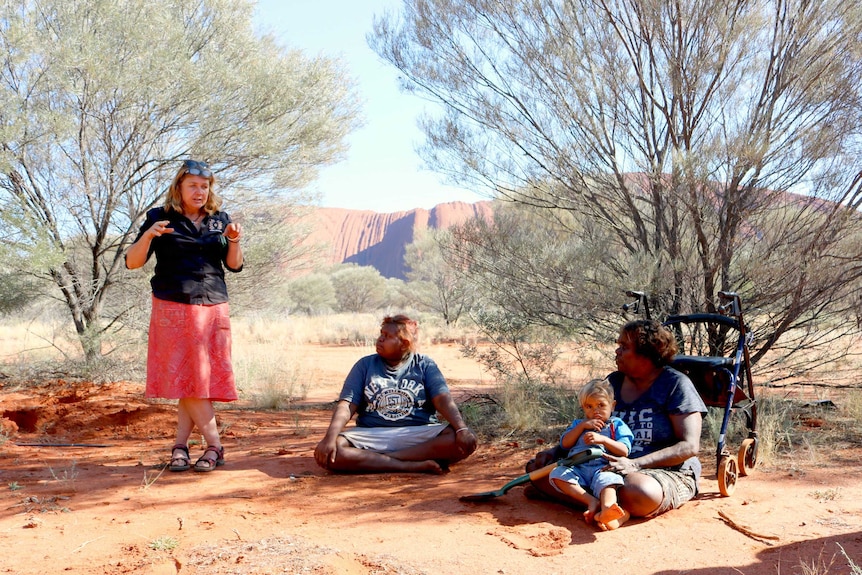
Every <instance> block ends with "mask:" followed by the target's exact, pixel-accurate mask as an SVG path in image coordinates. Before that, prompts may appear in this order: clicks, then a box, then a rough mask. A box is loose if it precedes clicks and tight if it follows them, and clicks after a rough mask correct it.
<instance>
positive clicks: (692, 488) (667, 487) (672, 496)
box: [638, 469, 697, 517]
mask: <svg viewBox="0 0 862 575" xmlns="http://www.w3.org/2000/svg"><path fill="white" fill-rule="evenodd" d="M638 473H643V474H644V475H648V476H650V477H652V478H653V479H655V480H656V481H658V483H659V485H661V491H662V500H661V503H660V504H659V506H658V508H657V509H656V510H655V511H653V512H652V513H650V514H649V515H647V517H655V516H656V515H661V514H662V513H664V512H665V511H670V510H671V509H676V508H678V507H682V505H683V503H685V502H686V501H690V500H691V499H693V498H694V496H695V495H697V477H695V472H694V471H692V470H689V471H674V470H672V469H641V470H640V471H638Z"/></svg>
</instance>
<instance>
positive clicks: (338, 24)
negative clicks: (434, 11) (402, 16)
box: [255, 0, 485, 213]
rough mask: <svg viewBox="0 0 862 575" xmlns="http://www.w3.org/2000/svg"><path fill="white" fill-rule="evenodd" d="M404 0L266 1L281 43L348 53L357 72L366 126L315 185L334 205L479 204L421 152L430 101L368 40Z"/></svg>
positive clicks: (386, 208)
mask: <svg viewBox="0 0 862 575" xmlns="http://www.w3.org/2000/svg"><path fill="white" fill-rule="evenodd" d="M400 4H401V2H400V0H289V1H285V0H259V2H258V6H257V12H256V14H255V22H256V24H257V26H258V27H260V28H261V29H262V30H268V31H270V32H273V33H274V34H276V35H277V36H278V37H279V39H280V40H281V42H282V43H283V44H284V45H286V46H288V47H292V48H299V49H301V50H303V51H306V52H308V53H309V54H311V55H317V54H324V55H327V56H333V57H338V58H340V59H342V60H343V61H344V62H345V63H346V66H347V68H348V69H349V70H350V71H351V73H352V75H353V76H354V77H355V78H356V81H357V88H358V91H359V94H360V96H361V98H362V100H363V102H364V103H363V114H364V118H365V125H364V127H362V128H359V129H358V130H356V131H355V132H353V134H351V136H350V137H349V139H348V142H349V144H350V150H349V152H348V155H347V159H346V160H345V161H342V162H340V163H339V164H336V165H334V166H331V167H327V168H324V169H323V170H322V172H321V175H320V178H319V179H318V181H316V182H314V183H313V184H312V186H311V187H312V189H313V190H315V191H317V192H319V193H320V195H321V204H322V205H323V206H327V207H335V208H350V209H358V210H373V211H376V212H382V213H388V212H395V211H403V210H410V209H413V208H432V207H434V206H435V205H437V204H440V203H443V202H451V201H464V202H475V201H478V200H482V199H485V198H482V197H480V196H478V195H476V194H474V193H472V192H470V191H467V190H464V189H461V188H456V187H452V186H447V185H445V184H443V182H442V177H441V176H439V175H437V174H435V173H434V172H431V171H429V170H427V169H425V168H424V167H423V165H422V160H421V159H420V158H419V156H418V155H417V154H416V152H415V148H416V146H417V144H419V143H421V142H422V139H423V135H422V132H421V131H420V130H419V128H418V127H417V125H416V121H417V118H418V116H419V114H420V113H421V112H422V110H423V108H424V107H425V106H428V105H429V104H428V103H427V102H425V101H423V100H422V99H420V98H417V97H416V96H412V95H409V94H404V93H402V92H400V91H399V90H398V83H397V78H398V73H397V70H396V69H395V68H393V67H391V66H389V65H388V64H386V63H384V62H382V61H381V60H380V58H379V57H378V56H377V54H376V53H374V52H373V51H372V50H371V48H369V47H368V44H367V43H366V41H365V35H366V34H367V33H368V32H369V31H370V30H371V24H372V19H373V17H374V16H375V15H381V14H383V13H384V12H385V10H387V9H389V10H397V9H398V8H399V7H400Z"/></svg>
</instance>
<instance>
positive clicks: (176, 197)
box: [165, 160, 221, 215]
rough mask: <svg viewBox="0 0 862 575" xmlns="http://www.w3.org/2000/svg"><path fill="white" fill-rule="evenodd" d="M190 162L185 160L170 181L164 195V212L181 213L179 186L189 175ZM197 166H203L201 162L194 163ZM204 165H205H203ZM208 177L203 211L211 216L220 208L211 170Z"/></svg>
mask: <svg viewBox="0 0 862 575" xmlns="http://www.w3.org/2000/svg"><path fill="white" fill-rule="evenodd" d="M189 161H190V160H186V161H185V162H183V165H182V166H180V168H179V169H178V170H177V173H176V174H175V175H174V179H173V180H172V181H171V185H170V187H169V188H168V191H167V193H166V194H165V211H166V212H172V211H173V212H177V213H180V214H181V213H183V195H182V193H181V192H180V184H181V183H182V182H183V180H184V179H185V177H186V176H187V175H188V174H189V166H188V163H189ZM196 163H198V164H203V162H196ZM203 165H206V164H203ZM209 172H210V175H209V177H207V180H209V184H210V187H209V194H208V195H207V203H206V204H204V211H205V212H206V213H207V214H208V215H213V214H214V213H216V212H217V211H219V208H221V197H220V196H219V195H218V194H217V193H216V191H215V183H216V179H215V174H213V172H212V170H209Z"/></svg>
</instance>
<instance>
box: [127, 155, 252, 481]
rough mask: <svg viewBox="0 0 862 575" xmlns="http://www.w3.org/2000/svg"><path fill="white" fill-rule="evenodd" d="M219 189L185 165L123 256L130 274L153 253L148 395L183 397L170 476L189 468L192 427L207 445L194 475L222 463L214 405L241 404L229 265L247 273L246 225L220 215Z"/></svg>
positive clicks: (190, 163) (199, 165)
mask: <svg viewBox="0 0 862 575" xmlns="http://www.w3.org/2000/svg"><path fill="white" fill-rule="evenodd" d="M214 186H215V177H214V176H213V173H212V170H210V168H209V166H208V165H207V164H206V163H204V162H197V161H194V160H186V161H185V162H183V165H182V166H181V167H180V169H179V170H178V171H177V173H176V175H175V176H174V179H173V181H172V182H171V186H170V188H168V192H167V197H166V198H165V204H164V206H163V207H160V208H153V209H151V210H149V211H148V212H147V217H146V220H145V221H144V223H143V225H142V226H141V229H140V231H139V232H138V237H137V238H136V239H135V243H133V244H132V245H131V246H130V247H129V250H128V251H127V252H126V267H127V268H129V269H136V268H139V267H141V266H143V265H144V264H145V263H147V260H148V259H149V258H150V255H152V254H153V253H155V254H156V269H155V274H154V275H153V277H152V279H151V280H150V284H151V285H152V288H153V296H152V314H151V316H150V331H149V345H148V349H147V391H146V396H147V397H160V398H164V399H178V400H179V404H178V422H177V435H176V443H175V445H174V447H173V450H172V452H171V463H170V467H169V469H170V470H171V471H186V470H187V469H189V468H191V467H192V465H191V459H190V457H189V448H188V440H189V436H190V435H191V433H192V430H193V429H194V427H195V426H197V428H198V430H199V431H200V433H201V434H202V435H203V436H204V439H205V440H206V442H207V447H206V450H205V451H204V453H203V454H202V455H201V457H200V458H199V459H198V460H197V461H196V462H195V464H194V470H195V471H212V470H213V469H215V468H216V467H218V466H220V465H224V447H222V444H221V440H220V439H219V434H218V426H217V425H216V418H215V410H214V408H213V402H214V401H234V400H236V399H237V393H236V384H235V382H234V375H233V368H232V367H231V356H230V350H231V335H230V317H229V309H228V297H227V286H226V285H225V281H224V268H227V269H228V270H230V271H232V272H239V271H241V270H242V265H243V257H242V248H241V247H240V239H241V238H242V227H241V226H240V225H239V224H236V223H232V222H231V219H230V216H228V214H226V213H225V212H221V211H219V208H220V207H221V198H220V197H219V196H218V195H217V194H216V193H215V190H214Z"/></svg>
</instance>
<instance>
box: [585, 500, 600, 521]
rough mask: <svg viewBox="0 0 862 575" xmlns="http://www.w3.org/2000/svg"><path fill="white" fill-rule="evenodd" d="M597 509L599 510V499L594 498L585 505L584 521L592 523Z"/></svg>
mask: <svg viewBox="0 0 862 575" xmlns="http://www.w3.org/2000/svg"><path fill="white" fill-rule="evenodd" d="M598 510H599V500H598V499H596V500H595V501H593V502H592V503H590V504H589V505H588V506H587V510H586V511H584V521H586V522H587V523H592V522H593V519H595V518H596V517H597V516H596V513H597V512H598Z"/></svg>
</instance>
